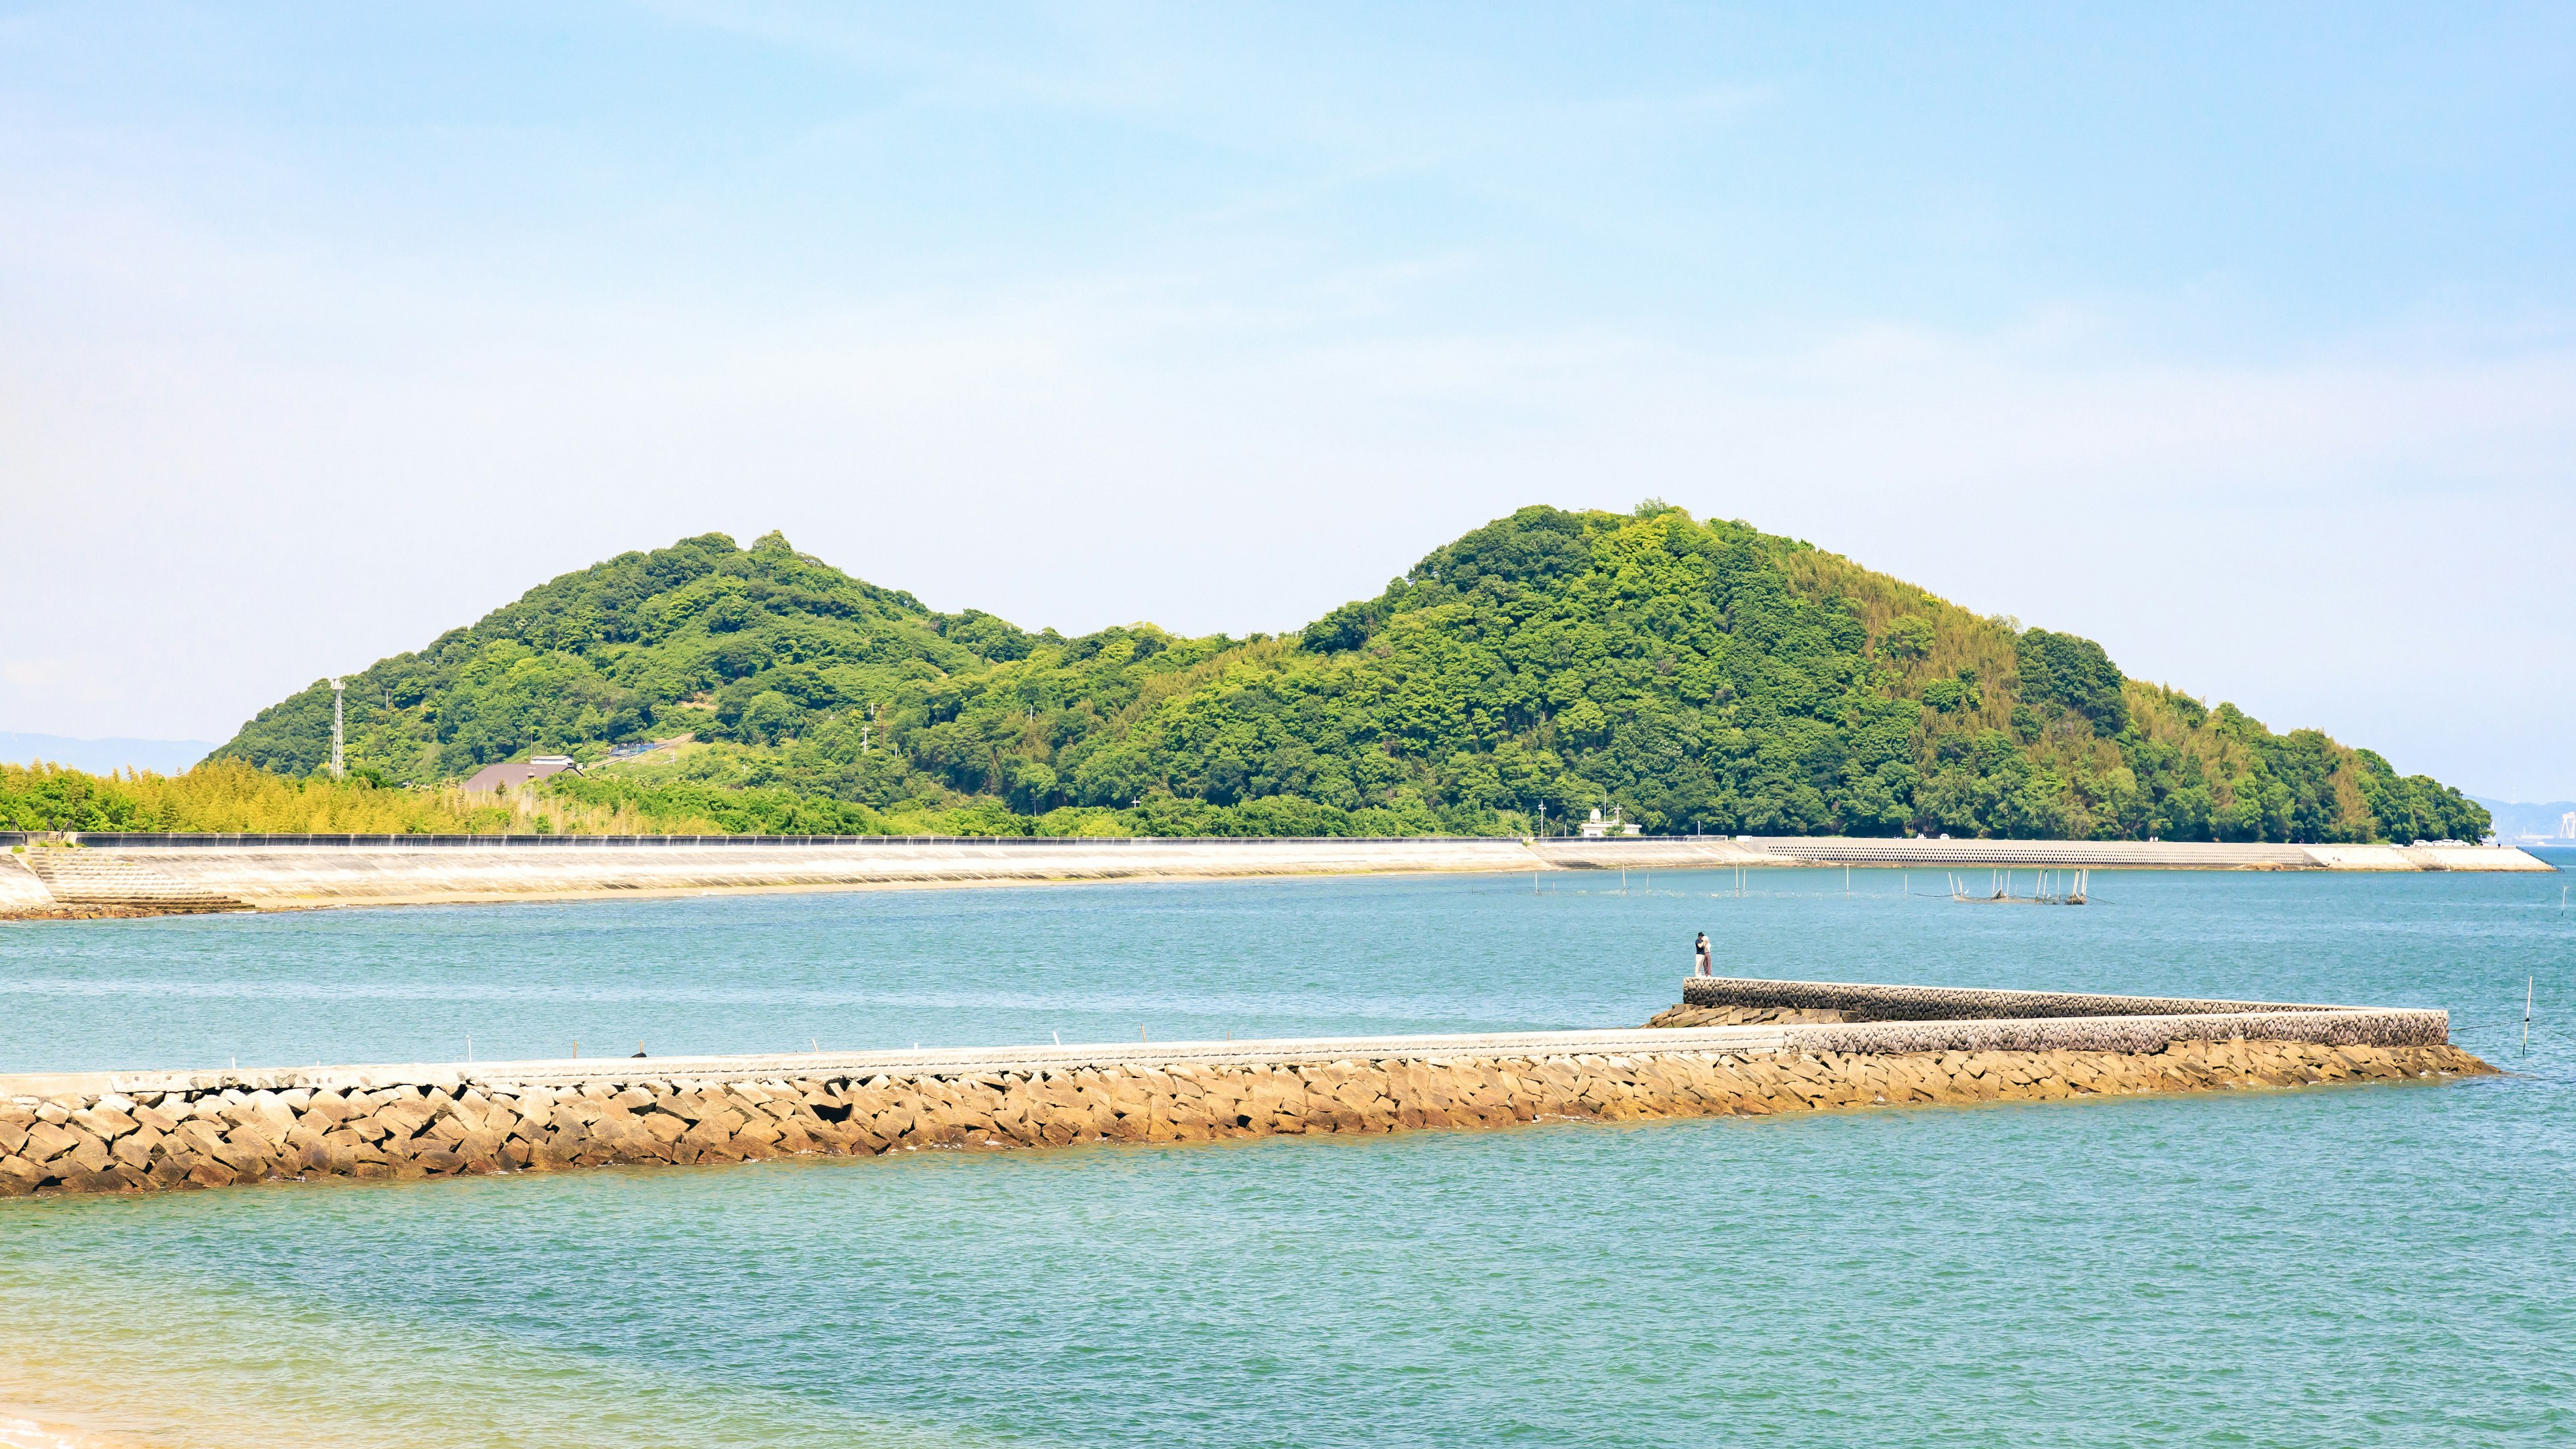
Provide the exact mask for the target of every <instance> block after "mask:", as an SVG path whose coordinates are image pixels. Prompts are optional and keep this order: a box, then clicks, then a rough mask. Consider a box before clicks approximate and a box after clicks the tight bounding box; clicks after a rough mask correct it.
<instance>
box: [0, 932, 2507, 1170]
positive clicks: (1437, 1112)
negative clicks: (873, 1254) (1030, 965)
mask: <svg viewBox="0 0 2576 1449" xmlns="http://www.w3.org/2000/svg"><path fill="white" fill-rule="evenodd" d="M1784 988H1787V989H1784ZM1686 989H1687V990H1688V991H1689V992H1690V993H1691V995H1692V996H1693V997H1694V998H1695V999H1696V1000H1697V1001H1699V1002H1700V1003H1701V1005H1700V1006H1698V1007H1694V1008H1690V1009H1696V1010H1708V1009H1732V1010H1745V1011H1778V1010H1783V1009H1788V1010H1797V1011H1807V1012H1828V1011H1837V1010H1841V1009H1844V1007H1839V1006H1819V1005H1815V1004H1813V1003H1817V1002H1821V1001H1826V1000H1828V999H1831V1000H1838V1001H1841V1002H1843V1003H1845V1004H1846V1005H1847V1006H1848V1007H1849V1008H1850V1009H1853V1010H1858V1011H1869V1010H1876V1011H1884V1012H1902V1011H1906V1010H1908V1009H1910V1008H1909V1006H1908V1005H1907V1003H1908V1001H1909V1000H1911V999H1913V998H1909V997H1908V996H1907V995H1906V993H1919V992H1926V991H1930V992H1932V993H1933V996H1932V997H1931V998H1927V1000H1928V1001H1929V1003H1930V1004H1931V1005H1933V1006H1935V1007H1938V1008H1940V1009H1943V1010H1946V1011H1949V1012H1952V1013H1955V1014H1952V1015H1948V1016H1943V1017H1938V1018H1926V1019H1917V1020H1903V1019H1895V1018H1893V1017H1881V1018H1879V1019H1873V1020H1865V1021H1832V1022H1813V1021H1801V1022H1790V1023H1773V1024H1762V1025H1733V1026H1711V1027H1696V1028H1694V1027H1678V1028H1672V1027H1666V1028H1654V1027H1649V1028H1639V1029H1634V1030H1620V1031H1577V1032H1515V1033H1494V1034H1484V1035H1474V1036H1409V1037H1377V1038H1321V1039H1312V1040H1289V1041H1267V1042H1181V1043H1170V1044H1142V1043H1140V1044H1135V1045H1119V1046H1111V1047H1101V1046H1075V1047H1008V1048H989V1049H982V1050H973V1051H950V1052H928V1053H925V1052H874V1053H840V1054H835V1053H819V1054H797V1055H786V1056H775V1057H697V1058H659V1059H645V1060H637V1059H632V1058H625V1059H619V1058H611V1059H606V1060H560V1061H529V1062H495V1063H480V1064H458V1063H439V1064H412V1065H392V1066H345V1067H296V1068H276V1069H264V1070H254V1071H221V1072H184V1071H182V1072H156V1071H140V1072H97V1073H60V1074H37V1075H21V1076H7V1077H0V1196H23V1195H27V1194H30V1193H36V1192H147V1191H157V1190H165V1189H174V1188H188V1187H216V1186H226V1185H231V1184H235V1183H247V1182H255V1181H259V1180H261V1179H264V1178H295V1177H313V1176H340V1177H359V1178H366V1177H421V1176H432V1175H440V1174H453V1173H460V1172H507V1171H522V1170H545V1169H553V1168H564V1167H573V1166H591V1165H603V1164H608V1163H637V1164H641V1163H656V1162H658V1163H710V1162H734V1161H742V1160H745V1159H749V1158H760V1157H774V1156H781V1155H796V1154H805V1153H824V1154H831V1155H845V1156H846V1155H875V1154H880V1153H885V1152H890V1151H896V1150H902V1149H908V1148H915V1147H1011V1146H1023V1147H1034V1146H1055V1145H1063V1144H1066V1143H1072V1142H1084V1141H1151V1142H1164V1141H1193V1140H1202V1139H1209V1138H1217V1137H1245V1136H1263V1135H1274V1134H1282V1133H1313V1132H1386V1131H1397V1130H1403V1129H1409V1128H1421V1127H1466V1126H1501V1125H1507V1124H1510V1123H1515V1122H1529V1121H1535V1120H1539V1119H1541V1118H1550V1117H1556V1118H1572V1119H1601V1120H1626V1119H1635V1118H1648V1117H1692V1116H1716V1115H1766V1114H1770V1113H1777V1112H1788V1111H1806V1110H1814V1109H1819V1108H1826V1107H1860V1106H1881V1105H1886V1106H1894V1105H1903V1104H1907V1103H1928V1102H1972V1101H1992V1100H2001V1099H2052V1098H2060V1097H2082V1096H2096V1095H2124V1094H2132V1093H2143V1092H2176V1091H2199V1090H2212V1089H2237V1088H2253V1087H2292V1086H2302V1085H2308V1084H2314V1083H2324V1082H2338V1081H2355V1080H2387V1081H2395V1080H2402V1079H2435V1078H2443V1077H2451V1076H2460V1075H2472V1074H2477V1073H2482V1072H2486V1071H2489V1070H2491V1069H2490V1068H2488V1067H2487V1066H2486V1065H2485V1064H2484V1063H2482V1062H2479V1061H2478V1060H2477V1059H2476V1058H2475V1057H2472V1056H2469V1055H2468V1054H2467V1053H2465V1052H2461V1051H2459V1050H2458V1049H2456V1048H2454V1047H2452V1046H2450V1045H2449V1044H2448V1037H2449V1017H2448V1015H2447V1014H2446V1013H2444V1012H2441V1011H2434V1010H2419V1009H2403V1008H2368V1007H2335V1006H2305V1005H2295V1004H2279V1003H2262V1002H2234V1001H2209V1002H2185V1001H2177V1000H2173V999H2167V998H2153V997H2101V996H2060V995H2058V994H2054V993H2032V992H1983V993H1980V992H1962V991H1955V990H1947V989H1936V988H1919V987H1880V986H1837V985H1835V984H1834V983H1814V982H1762V981H1745V980H1728V981H1720V982H1711V981H1710V980H1709V979H1707V978H1702V979H1698V980H1694V981H1692V982H1690V983H1689V984H1688V986H1687V988H1686ZM1834 993H1841V995H1839V996H1836V995H1834ZM1784 999H1787V1000H1795V1001H1800V1002H1806V1003H1809V1004H1808V1005H1803V1006H1790V1007H1785V1008H1784V1007H1783V1006H1782V1005H1780V1002H1781V1001H1782V1000H1784ZM2003 1010H2012V1011H2016V1012H2020V1013H2021V1014H2019V1015H2014V1016H1998V1015H1991V1014H1988V1015H1979V1014H1976V1013H1978V1012H1980V1011H1984V1012H1994V1011H2003Z"/></svg>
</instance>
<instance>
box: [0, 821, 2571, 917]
mask: <svg viewBox="0 0 2576 1449" xmlns="http://www.w3.org/2000/svg"><path fill="white" fill-rule="evenodd" d="M0 845H6V846H9V847H11V848H10V849H8V850H7V851H6V852H5V853H0V919H20V920H45V919H63V918H65V917H67V916H86V917H97V916H115V915H136V914H188V913H207V912H222V911H276V910H310V909H315V908H320V907H330V906H367V905H420V904H433V903H453V904H467V903H491V902H501V901H540V900H552V901H561V900H584V899H617V898H636V897H669V896H683V895H706V894H719V893H723V894H731V893H744V892H777V891H822V890H853V889H867V888H882V887H920V886H978V885H1033V884H1045V883H1064V882H1079V881H1113V880H1116V881H1151V880H1212V879H1233V878H1250V877H1262V876H1307V875H1391V874H1417V873H1454V872H1470V873H1487V874H1518V873H1522V872H1533V873H1542V872H1558V871H1595V872H1599V871H1644V872H1653V871H1681V870H1701V871H1706V870H1778V869H1812V868H1818V867H1824V868H1833V867H1842V868H1846V869H1879V870H1911V871H1929V872H1943V871H1948V872H1961V871H1988V872H1993V871H2001V872H2006V873H2008V874H2007V880H2009V873H2010V872H2016V871H2034V872H2036V871H2047V872H2052V873H2054V874H2053V875H2052V882H2053V886H2052V889H2053V890H2054V892H2055V894H2056V895H2057V896H2058V897H2059V898H2065V897H2066V896H2068V895H2070V894H2077V893H2080V891H2078V890H2074V889H2072V888H2073V887H2076V886H2078V885H2079V883H2077V882H2073V881H2071V880H2069V879H2066V877H2068V876H2070V875H2071V873H2073V872H2077V871H2092V870H2261V871H2366V872H2383V873H2395V874H2411V873H2419V872H2451V871H2470V872H2497V871H2503V872H2532V873H2549V872H2553V871H2554V870H2555V867H2553V866H2551V865H2549V864H2548V863H2546V862H2544V861H2542V860H2539V859H2537V858H2535V857H2533V856H2531V855H2529V854H2526V853H2525V852H2523V851H2521V850H2517V849H2511V848H2496V847H2484V846H2424V847H2401V846H2389V845H2377V846H2353V845H2334V846H2326V845H2317V846H2302V845H2255V844H2204V843H2184V842H2149V841H2062V840H2061V841H2044V840H2042V841H2034V840H1925V839H1919V838H1915V839H1858V838H1834V837H1767V838H1759V839H1727V838H1717V837H1692V836H1635V837H1627V838H1613V839H1602V840H1531V839H1527V838H1513V837H1485V836H1415V837H1400V838H1392V839H1349V838H1325V839H1280V838H1253V837H1230V838H1218V839H1185V838H1173V837H1153V836H1129V837H1106V838H1104V837H1029V836H1002V837H980V838H963V839H960V838H946V839H940V838H923V837H912V838H905V837H897V836H879V837H796V838H776V837H741V836H736V837H687V836H681V837H659V836H648V837H583V836H511V837H445V836H410V837H405V836H283V837H282V836H234V837H224V836H132V835H120V836H95V835H94V836H73V837H67V838H63V839H61V840H60V841H52V840H47V839H45V838H41V837H37V838H32V839H31V838H29V837H24V836H22V837H20V838H19V839H18V840H14V841H13V840H10V839H8V838H7V837H5V836H0ZM1952 884H1953V885H1954V886H1956V882H1953V883H1952ZM1992 887H1993V883H1992V882H1980V883H1978V884H1976V885H1974V886H1972V887H1958V888H1961V889H1971V890H1974V891H1975V893H1976V894H1977V895H1978V896H1979V897H1980V898H1982V897H1984V895H1985V894H1986V892H1987V891H1988V890H1989V889H1991V888H1992ZM2003 889H2004V891H2005V892H2006V894H2007V895H2008V896H2009V897H2010V898H2013V899H2021V898H2024V893H2023V892H2022V891H2021V890H2020V889H2019V888H2018V887H2016V886H2013V885H2010V884H2006V885H2004V887H2003ZM2031 893H2032V894H2038V893H2039V888H2038V886H2037V884H2036V883H2034V884H2033V886H2032V891H2031Z"/></svg>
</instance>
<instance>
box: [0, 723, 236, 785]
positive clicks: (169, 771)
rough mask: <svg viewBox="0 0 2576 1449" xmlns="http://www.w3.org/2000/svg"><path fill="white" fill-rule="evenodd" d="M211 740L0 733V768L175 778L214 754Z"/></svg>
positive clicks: (213, 745) (213, 744)
mask: <svg viewBox="0 0 2576 1449" xmlns="http://www.w3.org/2000/svg"><path fill="white" fill-rule="evenodd" d="M214 748H215V743H214V741H212V740H75V739H70V738H67V737H65V736H62V735H13V734H7V733H0V764H10V765H32V764H34V763H35V762H36V761H38V760H48V761H51V762H52V763H54V764H57V765H69V766H71V767H72V768H73V769H75V770H87V771H89V772H90V773H91V774H93V775H104V774H106V773H107V772H108V771H110V770H122V769H126V768H128V767H131V768H133V769H137V770H150V771H151V772H152V773H154V774H156V775H176V774H178V773H179V772H181V771H183V770H185V769H187V768H188V767H189V766H190V765H193V764H195V763H197V762H198V761H199V760H202V759H204V758H205V757H206V756H207V755H209V754H211V753H213V752H214Z"/></svg>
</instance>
